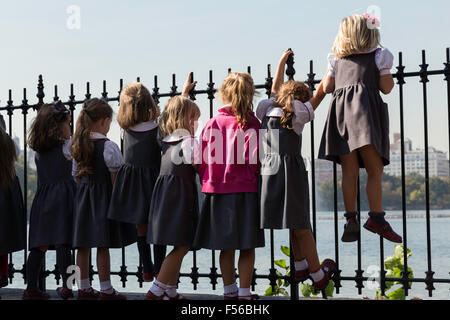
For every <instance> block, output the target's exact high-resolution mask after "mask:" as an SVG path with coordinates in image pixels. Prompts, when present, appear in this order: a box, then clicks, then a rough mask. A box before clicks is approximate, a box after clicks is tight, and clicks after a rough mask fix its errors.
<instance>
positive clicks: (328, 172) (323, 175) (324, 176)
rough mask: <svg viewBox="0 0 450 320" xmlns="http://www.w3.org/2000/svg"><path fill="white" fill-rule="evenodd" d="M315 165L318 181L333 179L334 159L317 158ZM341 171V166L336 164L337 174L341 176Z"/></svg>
mask: <svg viewBox="0 0 450 320" xmlns="http://www.w3.org/2000/svg"><path fill="white" fill-rule="evenodd" d="M314 165H315V177H316V182H318V183H322V182H324V181H327V180H332V179H333V162H332V161H328V160H322V159H315V160H314ZM341 173H342V170H341V166H340V165H337V166H336V174H337V176H338V177H340V176H341Z"/></svg>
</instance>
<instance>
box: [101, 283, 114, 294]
mask: <svg viewBox="0 0 450 320" xmlns="http://www.w3.org/2000/svg"><path fill="white" fill-rule="evenodd" d="M100 291H101V292H103V293H106V294H111V293H113V292H114V289H113V287H112V284H111V280H107V281H103V282H100Z"/></svg>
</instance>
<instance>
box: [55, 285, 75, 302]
mask: <svg viewBox="0 0 450 320" xmlns="http://www.w3.org/2000/svg"><path fill="white" fill-rule="evenodd" d="M56 293H57V294H58V296H59V297H60V298H61V299H63V300H67V299H70V298H73V292H72V290H70V289H68V288H64V287H59V288H57V289H56Z"/></svg>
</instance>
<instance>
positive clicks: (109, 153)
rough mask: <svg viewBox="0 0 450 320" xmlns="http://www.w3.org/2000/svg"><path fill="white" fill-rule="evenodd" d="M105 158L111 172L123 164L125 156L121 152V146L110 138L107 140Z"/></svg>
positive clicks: (117, 169)
mask: <svg viewBox="0 0 450 320" xmlns="http://www.w3.org/2000/svg"><path fill="white" fill-rule="evenodd" d="M103 158H104V160H105V164H106V166H107V167H108V169H109V172H117V171H119V169H120V167H121V166H122V165H123V156H122V153H121V152H120V149H119V146H118V145H117V144H116V143H114V142H112V141H110V140H108V141H106V142H105V149H104V150H103Z"/></svg>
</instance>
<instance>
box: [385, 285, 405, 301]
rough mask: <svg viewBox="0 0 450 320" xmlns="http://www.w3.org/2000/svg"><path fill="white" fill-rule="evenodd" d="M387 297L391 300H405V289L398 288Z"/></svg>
mask: <svg viewBox="0 0 450 320" xmlns="http://www.w3.org/2000/svg"><path fill="white" fill-rule="evenodd" d="M387 297H388V298H389V300H405V290H403V288H398V289H397V290H394V291H392V292H390V293H388V295H387Z"/></svg>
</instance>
